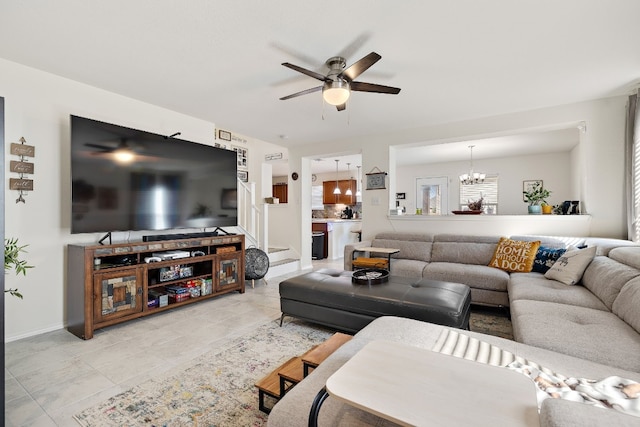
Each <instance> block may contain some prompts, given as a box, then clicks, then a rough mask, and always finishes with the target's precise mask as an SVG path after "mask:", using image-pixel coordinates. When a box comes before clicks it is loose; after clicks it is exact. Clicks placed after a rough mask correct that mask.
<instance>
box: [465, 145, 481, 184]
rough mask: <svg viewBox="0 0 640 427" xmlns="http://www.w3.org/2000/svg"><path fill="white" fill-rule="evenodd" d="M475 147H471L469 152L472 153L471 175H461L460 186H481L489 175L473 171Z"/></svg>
mask: <svg viewBox="0 0 640 427" xmlns="http://www.w3.org/2000/svg"><path fill="white" fill-rule="evenodd" d="M473 147H475V145H470V146H469V150H470V151H471V161H470V164H471V167H470V168H469V173H463V174H462V175H460V184H463V185H472V184H481V183H483V182H484V179H485V177H486V176H487V174H484V173H480V172H474V171H473Z"/></svg>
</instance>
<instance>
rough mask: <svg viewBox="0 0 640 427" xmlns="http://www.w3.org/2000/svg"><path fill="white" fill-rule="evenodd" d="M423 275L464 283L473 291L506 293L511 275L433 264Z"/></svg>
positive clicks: (485, 268) (482, 268) (475, 267)
mask: <svg viewBox="0 0 640 427" xmlns="http://www.w3.org/2000/svg"><path fill="white" fill-rule="evenodd" d="M394 274H395V272H394ZM422 275H423V277H425V278H427V279H432V280H442V281H444V282H456V283H463V284H465V285H467V286H469V287H471V288H472V289H487V290H491V291H500V292H506V290H507V284H508V283H509V273H507V272H505V271H502V270H498V269H496V268H491V267H488V266H486V265H473V264H460V263H453V262H432V263H429V264H427V265H426V266H425V268H424V270H423V272H422Z"/></svg>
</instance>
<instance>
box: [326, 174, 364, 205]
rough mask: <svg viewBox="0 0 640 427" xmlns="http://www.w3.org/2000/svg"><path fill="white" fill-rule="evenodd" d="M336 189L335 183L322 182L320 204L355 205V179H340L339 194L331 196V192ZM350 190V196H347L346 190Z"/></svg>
mask: <svg viewBox="0 0 640 427" xmlns="http://www.w3.org/2000/svg"><path fill="white" fill-rule="evenodd" d="M335 188H336V182H335V181H324V182H323V183H322V203H323V204H325V205H336V204H337V205H355V204H356V191H357V190H356V189H357V188H358V187H357V186H356V180H355V179H341V180H339V181H338V188H339V189H340V192H341V194H333V190H335ZM349 188H351V193H352V194H351V195H350V196H348V195H346V194H345V193H346V192H347V189H349Z"/></svg>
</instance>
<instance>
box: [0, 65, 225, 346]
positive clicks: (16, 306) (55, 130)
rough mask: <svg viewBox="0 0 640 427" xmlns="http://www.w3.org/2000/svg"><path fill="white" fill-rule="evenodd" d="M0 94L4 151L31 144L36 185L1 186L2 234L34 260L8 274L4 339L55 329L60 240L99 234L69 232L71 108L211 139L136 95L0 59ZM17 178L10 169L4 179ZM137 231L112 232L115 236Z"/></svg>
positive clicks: (198, 126)
mask: <svg viewBox="0 0 640 427" xmlns="http://www.w3.org/2000/svg"><path fill="white" fill-rule="evenodd" d="M0 96H3V97H4V98H5V129H6V130H5V132H6V133H5V138H6V147H5V154H6V157H7V161H8V160H14V159H15V156H12V155H10V154H9V153H10V151H9V144H10V143H11V142H17V141H18V139H19V138H20V137H24V138H25V139H26V140H27V143H28V144H30V145H34V146H35V149H36V156H35V158H34V159H33V162H34V163H35V173H34V175H33V179H34V191H33V192H30V193H29V195H28V196H27V197H26V201H27V202H26V203H25V204H22V203H20V204H16V203H15V199H16V198H17V196H18V195H17V192H15V191H7V192H6V199H5V218H6V223H5V227H6V235H7V237H18V238H19V239H20V242H21V243H23V244H28V245H29V246H28V248H27V250H28V253H27V254H26V259H27V260H28V262H29V264H32V265H34V266H35V268H33V269H32V270H29V272H28V274H27V276H26V277H19V278H18V277H15V276H14V275H13V274H10V275H8V276H7V277H6V286H7V287H18V288H19V289H20V292H22V294H23V295H24V299H23V300H19V299H16V298H13V297H7V298H6V305H5V316H6V339H7V340H14V339H17V338H21V337H24V336H28V335H34V334H37V333H41V332H45V331H49V330H54V329H60V328H62V327H63V322H64V319H65V290H66V284H65V272H66V262H67V259H66V246H67V244H69V243H77V242H92V243H96V242H97V241H98V240H99V239H100V237H102V236H101V235H97V234H78V235H71V234H70V232H69V227H70V192H71V178H70V171H69V164H70V139H69V138H70V127H69V115H70V114H74V115H78V116H84V117H89V118H93V119H97V120H102V121H105V122H110V123H116V124H119V125H123V126H128V127H132V128H138V129H143V130H148V131H151V132H155V133H159V134H164V135H169V134H172V133H174V132H182V134H181V135H180V137H181V138H182V139H186V140H190V141H196V142H201V143H209V144H212V143H213V141H214V129H215V126H214V124H213V123H211V122H207V121H204V120H199V119H195V118H193V117H188V116H185V115H183V114H179V113H176V112H174V111H170V110H167V109H163V108H160V107H157V106H153V105H149V104H145V103H143V102H139V101H136V100H134V99H130V98H126V97H123V96H119V95H116V94H113V93H109V92H106V91H103V90H99V89H96V88H93V87H90V86H87V85H83V84H80V83H77V82H74V81H71V80H68V79H63V78H60V77H57V76H55V75H52V74H48V73H43V72H40V71H37V70H35V69H32V68H28V67H24V66H21V65H18V64H15V63H12V62H8V61H5V60H2V59H0ZM9 177H16V174H12V173H10V172H9V171H8V168H7V176H6V177H5V183H4V184H3V185H8V178H9ZM127 238H131V239H134V238H139V236H138V235H135V234H134V233H131V235H129V234H128V233H114V235H113V239H114V241H121V240H125V239H127Z"/></svg>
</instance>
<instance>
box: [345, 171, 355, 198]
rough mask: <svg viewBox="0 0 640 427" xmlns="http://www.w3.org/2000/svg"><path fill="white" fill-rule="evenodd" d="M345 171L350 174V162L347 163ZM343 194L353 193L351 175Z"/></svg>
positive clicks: (349, 194)
mask: <svg viewBox="0 0 640 427" xmlns="http://www.w3.org/2000/svg"><path fill="white" fill-rule="evenodd" d="M347 173H348V174H351V163H347ZM344 195H345V196H351V195H353V191H351V176H349V188H347V191H345V192H344Z"/></svg>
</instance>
